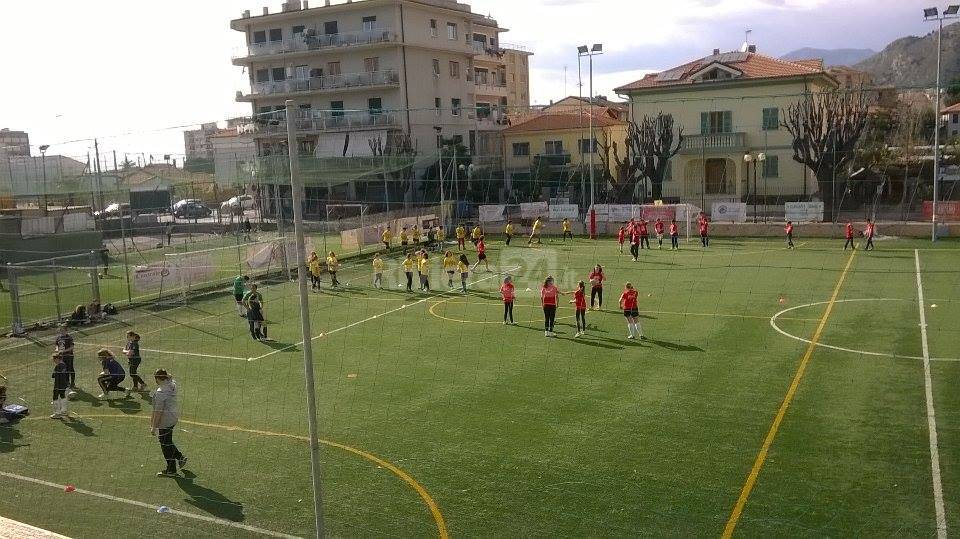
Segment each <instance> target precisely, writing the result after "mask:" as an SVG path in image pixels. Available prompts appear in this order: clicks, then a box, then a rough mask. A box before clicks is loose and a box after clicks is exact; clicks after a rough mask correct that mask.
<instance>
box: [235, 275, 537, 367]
mask: <svg viewBox="0 0 960 539" xmlns="http://www.w3.org/2000/svg"><path fill="white" fill-rule="evenodd" d="M518 269H520V266H513V267H512V268H507V269H506V270H504V271H503V272H500V273H494V274H492V275H488V276H486V277H484V278H482V279H477V280H475V281H473V282H472V283H470V284H477V283H480V282H483V281H486V280H488V279H492V278H494V277H498V276H500V275H502V274H503V273H506V272H510V271H516V270H518ZM452 292H453V291H450V290H448V291H446V292H439V293H437V294H433V295H430V296H427V297H425V298H422V299H419V300H417V301H415V302H413V303H404V304H403V305H401V306H399V307H397V308H396V309H390V310H389V311H386V312H382V313H380V314H375V315H373V316H370V317H367V318H364V319H363V320H357V321H356V322H353V323H351V324H347V325H346V326H343V327H339V328H337V329H331V330H330V331H325V332H323V333H320V334H319V335H316V336H314V337H312V338H311V339H310V340H311V341H315V340H317V339H319V338H321V337H325V336H327V335H333V334H334V333H339V332H341V331H345V330H348V329H350V328H352V327H356V326H359V325H360V324H364V323H366V322H370V321H372V320H376V319H377V318H381V317H384V316H387V315H388V314H393V313H395V312H397V311H402V310H404V309H406V308H408V307H413V306H415V305H420V304H421V303H425V302H427V301H431V300H434V299H436V298H439V297H442V296H445V295H447V294H450V293H452ZM303 342H304V341H300V342H298V343H295V344H291V345H290V346H286V347H284V348H278V349H276V350H273V351H271V352H267V353H266V354H263V355H262V356H257V357H251V358H247V361H258V360H261V359H264V358H267V357H270V356H272V355H274V354H279V353H281V352H286V351H288V350H292V349H294V348H296V347H298V346H300V345H302V344H303Z"/></svg>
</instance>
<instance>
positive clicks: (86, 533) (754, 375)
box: [0, 239, 960, 537]
mask: <svg viewBox="0 0 960 539" xmlns="http://www.w3.org/2000/svg"><path fill="white" fill-rule="evenodd" d="M842 243H843V240H839V241H831V240H802V239H801V240H799V241H798V249H797V250H795V251H787V250H785V248H784V245H783V242H781V241H778V240H776V239H739V240H735V239H717V240H714V241H713V242H712V243H711V246H710V247H709V248H708V249H701V248H700V247H699V245H698V244H696V245H695V244H694V243H689V244H684V246H683V249H682V250H680V251H676V252H673V251H669V250H666V249H664V250H662V251H661V250H657V249H654V250H652V251H642V253H641V258H640V261H639V262H633V261H631V259H630V258H629V257H628V256H627V255H620V254H619V253H618V252H617V248H616V244H615V242H613V241H611V240H609V239H605V240H602V241H598V242H591V241H589V240H585V239H578V240H576V241H575V242H573V243H572V244H570V243H567V244H562V243H560V242H559V240H553V241H551V242H546V243H544V245H542V246H535V247H527V246H526V242H525V241H517V242H516V243H515V245H514V246H510V247H506V246H504V245H503V243H502V242H501V241H499V240H494V241H491V242H490V245H489V251H488V252H489V254H490V259H491V269H494V270H496V271H500V272H509V273H510V274H511V275H513V276H514V279H515V282H516V285H517V292H518V299H517V305H516V309H515V318H516V320H517V322H519V324H518V325H516V326H504V325H503V324H502V306H501V303H500V300H499V294H498V293H497V289H498V288H499V285H500V278H501V275H500V274H498V273H495V272H486V271H484V270H483V268H481V269H480V270H479V271H478V272H476V273H472V274H471V275H470V282H471V285H470V286H471V290H470V291H469V293H467V294H462V293H460V292H459V291H456V292H450V291H448V289H447V286H446V278H445V276H441V273H442V271H441V269H440V259H439V258H432V260H433V264H432V266H431V267H432V278H431V284H432V285H433V287H434V291H433V292H430V293H417V292H414V293H408V292H406V291H405V289H404V288H403V287H402V286H400V285H399V283H400V282H401V276H402V274H401V272H400V270H399V260H397V259H396V258H390V259H388V263H387V266H388V271H387V273H386V274H385V284H386V287H385V288H386V289H384V290H376V289H374V288H373V287H372V286H371V283H372V269H371V267H370V264H369V261H367V260H356V261H347V262H346V264H345V265H346V268H345V269H344V271H342V272H341V275H340V280H341V282H343V283H344V284H346V285H347V286H345V287H343V288H341V289H337V290H330V289H329V287H328V285H327V283H324V286H325V288H324V291H323V293H320V294H317V293H311V297H310V300H311V305H310V307H311V312H312V322H313V334H314V339H313V344H314V355H315V363H316V373H317V382H318V386H317V392H318V404H319V422H320V428H321V437H322V439H323V445H322V473H323V481H322V483H323V497H324V519H325V525H326V533H327V534H328V535H331V536H422V537H430V536H441V537H444V536H447V535H450V536H468V537H471V536H515V537H523V536H637V535H670V536H690V535H696V536H717V535H721V534H724V533H733V534H734V535H738V536H741V535H742V536H798V535H802V536H854V535H855V536H891V535H897V536H925V537H932V536H936V535H937V532H938V516H941V518H945V521H941V522H940V523H939V524H940V526H941V527H942V526H945V527H946V528H948V529H951V531H952V530H956V529H960V392H958V391H956V380H957V379H958V378H960V324H958V322H957V320H960V294H958V291H960V267H958V266H960V264H958V262H960V243H958V242H957V241H953V240H950V241H942V242H939V243H937V244H931V243H930V242H927V241H913V240H886V241H878V242H877V244H878V248H877V250H876V251H870V252H862V251H855V252H851V251H846V252H845V251H843V250H842V249H841V247H842ZM469 257H470V260H471V262H473V261H474V260H475V255H474V253H473V252H470V253H469ZM597 263H599V264H602V265H603V266H604V270H605V273H606V275H607V279H608V281H607V284H606V286H605V298H604V299H605V302H604V305H603V310H601V311H589V312H588V313H587V322H588V323H589V325H590V329H589V330H588V332H587V334H586V336H584V337H580V338H576V339H575V338H573V336H574V333H575V329H574V312H573V310H572V308H571V306H570V305H569V304H567V303H566V301H567V300H569V299H571V298H570V297H565V298H562V301H561V308H560V311H559V313H558V333H559V335H558V336H557V338H546V337H544V334H543V315H542V312H541V309H540V304H539V287H540V285H541V283H542V281H543V279H544V277H546V276H547V275H548V274H549V275H553V276H554V277H555V278H556V279H557V282H558V285H559V287H560V289H561V290H564V291H570V290H573V288H574V287H575V285H576V282H577V281H578V280H581V279H582V280H586V278H587V274H588V273H589V272H590V269H591V268H592V267H593V265H594V264H597ZM627 281H630V282H632V283H633V284H634V285H635V286H636V287H637V288H638V290H639V291H640V311H641V318H642V325H643V330H644V334H645V335H646V337H647V338H646V339H645V340H641V341H631V340H627V339H626V335H627V328H626V325H625V323H624V318H623V315H622V313H621V312H620V311H619V310H618V307H617V298H618V296H619V294H620V291H621V290H622V288H623V284H624V283H625V282H627ZM262 292H263V293H264V298H265V314H266V318H267V320H268V322H269V334H270V337H271V338H272V339H273V341H272V342H264V343H261V342H256V341H254V340H253V339H251V337H250V335H249V333H248V330H247V327H246V322H245V321H244V320H242V319H241V318H240V317H239V316H238V314H237V312H236V309H235V306H234V304H233V299H232V296H231V294H230V292H229V291H228V290H226V289H224V291H223V293H222V294H216V295H208V296H204V297H202V298H197V299H192V300H190V301H188V302H187V303H186V304H184V305H179V306H168V307H164V308H151V307H141V308H138V309H129V310H124V311H122V312H121V313H120V315H119V316H117V317H115V318H114V319H112V320H111V321H110V322H109V323H105V324H103V325H100V326H93V327H88V328H84V329H82V330H81V331H77V332H75V333H73V335H74V338H75V339H76V341H77V343H78V344H77V370H78V377H79V380H78V382H79V385H80V386H81V388H83V390H84V391H82V392H81V393H80V395H79V397H80V398H79V399H78V400H76V401H74V402H72V403H71V411H72V412H73V414H74V416H73V417H72V418H71V419H69V420H64V421H59V420H51V419H47V417H46V416H47V414H49V413H50V411H49V408H50V407H49V404H48V402H49V399H50V390H51V388H52V381H51V378H50V373H51V368H52V364H51V362H50V360H49V359H48V358H49V354H50V352H51V351H52V348H53V346H52V335H51V334H34V335H31V339H29V340H23V339H5V340H3V341H0V352H2V353H0V373H2V374H3V375H5V376H6V377H7V378H9V394H10V402H18V399H21V398H22V399H23V400H24V401H26V402H27V403H29V404H30V406H31V411H32V415H31V417H29V418H27V419H25V420H23V421H21V422H19V423H17V424H14V425H0V492H2V493H3V495H2V496H0V515H4V516H6V517H9V518H13V519H16V520H20V521H23V522H27V523H29V524H33V525H35V526H40V527H43V528H46V529H50V530H52V531H56V532H59V533H63V534H66V535H70V536H75V537H109V536H158V535H160V534H168V535H172V536H182V537H187V536H189V537H222V536H230V537H235V536H236V537H242V536H264V535H274V536H286V535H292V536H310V535H313V533H314V528H313V512H312V493H311V484H310V462H309V447H308V443H307V438H306V436H305V435H306V432H307V426H306V414H305V411H304V402H305V395H304V387H303V368H302V351H301V344H302V343H301V340H302V339H301V335H300V323H299V303H298V298H297V295H296V293H297V288H296V284H295V283H281V284H275V283H266V286H265V287H264V290H262ZM588 292H589V284H588ZM921 295H922V299H921ZM922 322H924V323H925V324H924V323H922ZM130 329H133V330H135V331H137V332H138V333H140V334H141V335H142V341H141V347H142V349H143V354H144V363H143V365H142V366H141V372H145V373H150V372H152V371H153V370H154V369H156V368H158V367H164V368H166V369H168V370H170V371H171V372H172V373H173V374H174V377H175V378H176V379H177V381H178V383H179V386H180V391H181V410H182V420H181V422H180V424H179V425H178V428H177V432H176V441H177V444H178V446H180V448H181V449H182V450H183V451H184V453H186V454H187V456H188V457H189V458H190V462H191V466H190V470H191V471H192V474H190V476H188V477H184V478H177V479H161V478H158V477H156V476H155V473H156V472H157V471H159V470H160V469H161V468H162V466H163V461H162V459H161V457H160V451H159V447H158V446H157V442H156V439H155V438H152V437H151V436H150V435H149V422H148V419H149V414H150V403H149V400H148V398H147V397H146V396H137V395H135V396H133V397H131V398H129V399H123V398H117V399H115V400H110V401H99V400H98V399H96V397H95V396H96V395H97V393H99V391H98V389H97V387H96V384H95V377H96V375H97V374H98V372H99V364H98V363H97V361H96V359H95V352H96V350H97V349H98V348H99V347H101V346H109V347H111V348H112V349H114V351H115V352H119V350H120V349H121V348H122V347H123V345H124V334H125V332H126V331H127V330H130ZM121 363H123V364H124V367H126V364H125V362H123V361H121ZM147 378H148V383H149V384H150V385H151V386H152V380H149V378H150V377H147ZM127 382H129V380H127ZM934 433H935V434H934ZM934 440H935V441H934ZM65 485H73V486H75V487H76V489H77V490H76V491H75V492H71V493H67V492H64V489H63V486H65ZM160 506H166V507H169V508H170V509H171V511H170V512H165V513H158V512H157V508H158V507H160ZM944 515H945V516H944Z"/></svg>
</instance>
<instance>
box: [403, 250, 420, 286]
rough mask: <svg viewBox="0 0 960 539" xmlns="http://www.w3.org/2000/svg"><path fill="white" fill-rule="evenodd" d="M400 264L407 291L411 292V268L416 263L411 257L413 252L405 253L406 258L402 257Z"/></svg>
mask: <svg viewBox="0 0 960 539" xmlns="http://www.w3.org/2000/svg"><path fill="white" fill-rule="evenodd" d="M401 265H402V266H403V273H404V274H406V276H407V292H413V268H414V266H416V265H417V261H416V260H414V259H413V253H407V258H404V259H403V262H402V263H401Z"/></svg>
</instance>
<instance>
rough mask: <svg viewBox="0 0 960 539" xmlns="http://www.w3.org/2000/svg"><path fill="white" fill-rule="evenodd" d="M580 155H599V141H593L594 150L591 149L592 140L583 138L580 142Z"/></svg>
mask: <svg viewBox="0 0 960 539" xmlns="http://www.w3.org/2000/svg"><path fill="white" fill-rule="evenodd" d="M579 143H580V154H581V155H582V154H586V153H597V139H593V149H592V150H591V149H590V139H585V138H582V139H580V140H579Z"/></svg>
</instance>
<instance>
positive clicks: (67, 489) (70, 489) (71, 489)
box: [63, 485, 77, 492]
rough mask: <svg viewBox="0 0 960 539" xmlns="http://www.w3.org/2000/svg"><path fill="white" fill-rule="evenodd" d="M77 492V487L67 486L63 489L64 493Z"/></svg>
mask: <svg viewBox="0 0 960 539" xmlns="http://www.w3.org/2000/svg"><path fill="white" fill-rule="evenodd" d="M75 490H77V487H75V486H73V485H67V486H65V487H63V491H64V492H73V491H75Z"/></svg>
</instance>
